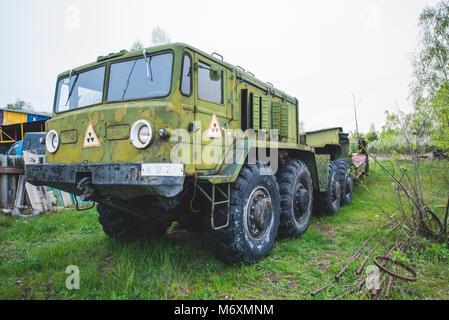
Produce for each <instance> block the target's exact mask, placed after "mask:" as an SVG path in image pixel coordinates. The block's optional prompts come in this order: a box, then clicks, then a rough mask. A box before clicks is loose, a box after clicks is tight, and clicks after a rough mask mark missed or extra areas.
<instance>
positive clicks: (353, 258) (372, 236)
mask: <svg viewBox="0 0 449 320" xmlns="http://www.w3.org/2000/svg"><path fill="white" fill-rule="evenodd" d="M391 224H392V222H389V223H387V224H385V225H383V226H382V227H380V228H379V229H378V230H376V231H375V232H374V233H373V234H372V235H371V236H369V237H368V239H366V240H365V242H363V244H362V245H361V246H360V247H359V248H358V249H357V251H356V252H354V254H352V255H351V257H350V258H349V259H348V262H347V263H346V265H345V266H344V267H343V268H342V269H341V270H340V272H339V273H338V274H337V275H336V276H335V277H334V278H333V279H332V280H331V281H330V282H329V283H328V284H326V285H325V286H323V287H321V288H319V289H317V290H315V291H314V292H312V293H311V294H310V295H311V296H312V297H313V296H316V295H317V294H318V293H320V292H321V291H323V290H324V289H326V288H328V287H329V286H330V285H332V284H333V283H335V282H337V281H338V279H340V277H341V276H342V275H343V273H344V272H345V271H346V270H347V269H348V267H349V265H350V264H351V262H353V261H355V260H357V259H358V258H359V257H360V251H362V249H363V248H364V247H365V246H366V245H367V243H368V242H369V241H370V240H371V239H372V238H374V236H376V235H377V234H378V233H379V231H380V230H382V229H383V228H386V227H388V226H390V225H391Z"/></svg>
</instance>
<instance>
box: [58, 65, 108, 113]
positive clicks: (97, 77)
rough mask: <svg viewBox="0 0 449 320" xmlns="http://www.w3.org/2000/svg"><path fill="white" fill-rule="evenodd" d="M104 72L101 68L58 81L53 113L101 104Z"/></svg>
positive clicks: (103, 68) (103, 67)
mask: <svg viewBox="0 0 449 320" xmlns="http://www.w3.org/2000/svg"><path fill="white" fill-rule="evenodd" d="M105 70H106V68H105V66H102V67H99V68H96V69H92V70H88V71H84V72H81V73H77V74H72V75H71V76H67V77H65V78H63V79H61V80H59V82H58V91H57V96H56V108H55V111H56V112H62V111H68V110H74V109H78V108H83V107H88V106H91V105H94V104H99V103H101V102H102V100H103V99H102V98H103V88H104V74H105Z"/></svg>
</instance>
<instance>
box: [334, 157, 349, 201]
mask: <svg viewBox="0 0 449 320" xmlns="http://www.w3.org/2000/svg"><path fill="white" fill-rule="evenodd" d="M334 163H335V165H336V166H337V171H338V175H339V177H340V185H341V205H342V206H345V205H348V204H350V203H351V201H352V194H353V191H354V178H353V177H352V174H351V165H350V164H349V162H348V161H346V160H343V159H339V160H335V161H334Z"/></svg>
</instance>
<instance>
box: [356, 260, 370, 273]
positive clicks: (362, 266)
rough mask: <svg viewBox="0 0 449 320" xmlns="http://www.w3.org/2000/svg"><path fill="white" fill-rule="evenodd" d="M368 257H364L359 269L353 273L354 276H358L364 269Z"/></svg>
mask: <svg viewBox="0 0 449 320" xmlns="http://www.w3.org/2000/svg"><path fill="white" fill-rule="evenodd" d="M368 258H369V256H366V257H365V259H364V260H363V262H362V264H361V265H360V268H359V269H358V270H357V271H356V272H355V274H356V275H360V274H361V273H362V271H363V268H364V267H365V264H366V262H367V261H368Z"/></svg>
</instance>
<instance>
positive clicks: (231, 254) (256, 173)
mask: <svg viewBox="0 0 449 320" xmlns="http://www.w3.org/2000/svg"><path fill="white" fill-rule="evenodd" d="M266 171H267V168H266V167H264V166H262V165H260V164H257V165H245V166H244V167H243V168H242V169H241V171H240V174H239V176H238V178H237V180H236V181H235V183H234V184H233V185H232V188H231V199H230V200H231V204H230V208H229V210H230V211H229V215H230V222H229V226H228V227H227V228H224V229H221V230H212V229H211V230H209V231H208V232H207V233H206V237H207V238H206V239H207V242H208V243H209V245H210V248H211V250H212V251H213V252H214V254H215V256H216V257H217V259H219V260H221V261H223V262H225V263H238V262H243V263H245V264H250V263H254V262H256V261H258V260H260V259H262V258H264V257H266V256H267V255H268V254H269V253H270V251H271V248H272V247H273V245H274V241H275V239H276V236H277V232H278V226H279V215H280V204H279V203H280V199H279V198H280V197H279V186H278V184H277V181H276V178H275V177H274V175H272V174H270V175H263V174H262V173H266ZM226 210H227V208H226V206H223V207H221V208H220V209H218V208H216V209H215V213H214V214H215V215H217V217H218V216H219V217H220V219H223V217H225V215H226Z"/></svg>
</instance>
